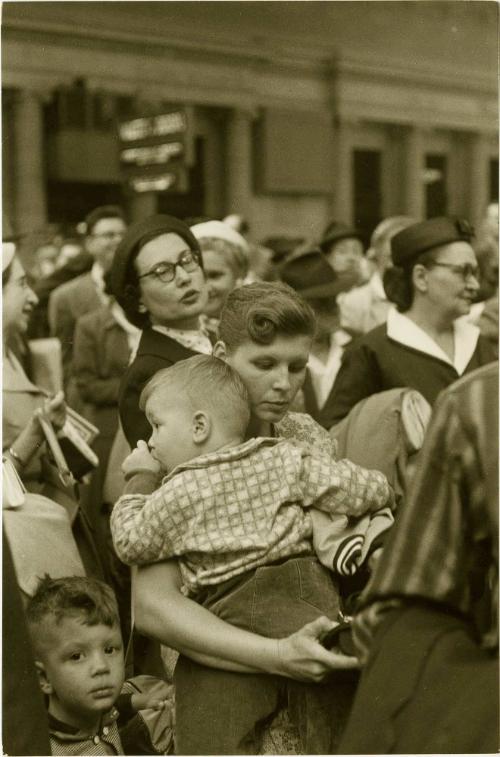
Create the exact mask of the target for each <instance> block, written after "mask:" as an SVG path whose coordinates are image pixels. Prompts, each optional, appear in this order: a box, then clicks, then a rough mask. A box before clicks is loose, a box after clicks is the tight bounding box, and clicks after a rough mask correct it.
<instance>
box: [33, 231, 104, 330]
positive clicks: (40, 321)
mask: <svg viewBox="0 0 500 757" xmlns="http://www.w3.org/2000/svg"><path fill="white" fill-rule="evenodd" d="M93 262H94V259H93V257H92V256H91V255H89V253H88V252H85V250H84V249H83V243H82V241H81V240H80V239H78V238H76V237H70V238H68V239H63V240H62V242H61V245H60V248H59V254H58V256H57V258H56V260H55V266H54V268H53V270H52V272H51V273H49V274H48V275H47V276H43V277H42V278H39V279H37V280H36V281H34V282H33V290H34V291H35V293H36V295H37V297H38V304H37V306H36V307H35V308H34V309H33V313H32V315H31V319H30V325H29V330H28V336H29V338H30V339H44V338H45V337H48V336H50V326H49V314H48V306H49V298H50V295H51V293H52V292H53V291H54V289H57V287H59V286H61V284H65V283H66V282H67V281H71V279H74V278H76V277H77V276H81V275H82V274H84V273H87V272H88V271H90V269H91V268H92V264H93Z"/></svg>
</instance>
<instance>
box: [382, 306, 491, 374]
mask: <svg viewBox="0 0 500 757" xmlns="http://www.w3.org/2000/svg"><path fill="white" fill-rule="evenodd" d="M453 330H454V341H455V356H454V360H451V359H450V358H449V357H448V355H447V354H446V353H445V352H444V351H443V350H442V349H441V347H440V346H439V345H438V344H436V342H435V341H434V339H432V338H431V337H430V336H429V334H427V333H426V332H425V331H424V330H423V329H421V328H420V326H417V324H416V323H414V322H413V321H412V320H411V319H410V318H408V316H406V315H404V314H403V313H399V312H398V311H397V310H396V309H395V308H393V309H391V310H390V311H389V313H388V314H387V336H388V337H389V338H390V339H393V340H394V341H395V342H399V343H400V344H404V345H406V347H412V348H413V349H415V350H419V351H420V352H425V353H426V354H427V355H432V357H436V358H438V360H442V361H444V362H445V363H448V365H452V366H453V367H454V368H455V370H456V372H457V373H458V375H459V376H461V375H462V373H463V372H464V371H465V369H466V367H467V365H468V364H469V361H470V359H471V357H472V355H473V354H474V350H475V349H476V345H477V340H478V337H479V329H478V328H477V326H474V325H473V324H471V323H467V322H464V321H462V320H461V319H457V320H456V321H454V323H453Z"/></svg>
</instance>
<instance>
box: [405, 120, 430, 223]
mask: <svg viewBox="0 0 500 757" xmlns="http://www.w3.org/2000/svg"><path fill="white" fill-rule="evenodd" d="M404 161H405V171H404V182H403V187H404V190H403V191H404V212H405V214H407V215H409V216H411V217H413V218H417V219H422V220H423V219H424V217H425V196H424V182H423V172H424V167H425V163H424V146H423V137H422V130H421V129H420V128H419V127H417V126H411V127H410V128H409V129H408V131H407V133H406V138H405V147H404Z"/></svg>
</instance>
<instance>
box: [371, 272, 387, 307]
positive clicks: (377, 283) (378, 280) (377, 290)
mask: <svg viewBox="0 0 500 757" xmlns="http://www.w3.org/2000/svg"><path fill="white" fill-rule="evenodd" d="M368 286H369V287H370V289H371V290H372V292H373V294H374V295H375V296H376V297H377V298H378V299H379V300H385V301H387V295H386V293H385V289H384V285H383V283H382V277H381V275H380V273H379V272H378V271H375V273H374V274H373V276H372V277H371V279H370V281H369V282H368Z"/></svg>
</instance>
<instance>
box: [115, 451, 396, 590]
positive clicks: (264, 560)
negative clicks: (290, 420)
mask: <svg viewBox="0 0 500 757" xmlns="http://www.w3.org/2000/svg"><path fill="white" fill-rule="evenodd" d="M389 499H390V488H389V485H388V483H387V480H386V478H385V476H384V475H383V474H382V473H379V472H378V471H368V470H366V469H364V468H360V467H359V466H357V465H355V464H354V463H351V462H350V461H348V460H340V461H335V460H333V459H332V457H331V454H330V450H328V451H326V452H325V451H322V450H321V449H320V448H319V446H312V447H311V446H309V445H307V444H304V443H298V444H297V443H292V442H291V441H287V440H284V439H276V438H259V439H251V440H250V441H247V442H245V443H243V444H240V445H238V446H235V447H231V448H228V449H224V450H219V451H217V452H213V453H211V454H208V455H204V456H200V457H198V458H196V459H195V460H192V461H190V462H189V463H186V464H183V465H180V466H178V467H177V468H176V469H175V470H174V471H173V472H172V473H171V474H169V475H168V476H166V477H165V478H164V479H163V482H162V485H161V486H160V488H159V489H158V490H157V491H155V492H153V494H150V495H141V494H126V495H123V496H122V497H121V498H120V499H119V500H118V502H117V503H116V505H115V507H114V509H113V512H112V516H111V529H112V534H113V541H114V545H115V549H116V552H117V554H118V556H119V557H120V559H121V560H122V561H123V562H125V563H127V564H141V563H148V562H154V561H157V560H164V559H167V558H170V557H179V558H180V566H181V571H182V575H183V581H184V586H185V589H186V590H187V591H188V593H191V594H195V593H196V592H197V591H198V590H199V589H200V588H201V587H203V586H207V585H210V584H218V583H220V582H222V581H225V580H227V579H229V578H232V577H233V576H236V575H238V574H240V573H243V572H245V571H248V570H252V569H254V568H257V567H258V566H260V565H266V564H268V563H271V562H274V561H276V560H279V559H282V558H285V557H291V556H296V555H300V554H309V553H311V552H312V543H311V535H312V526H311V519H310V517H309V515H308V513H307V512H306V510H305V509H304V508H309V507H311V506H314V507H316V508H319V509H321V510H324V511H325V512H329V513H341V514H347V515H351V516H360V515H363V514H364V513H365V512H369V511H374V510H378V509H379V508H381V507H382V506H383V505H385V504H386V503H387V501H388V500H389Z"/></svg>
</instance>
